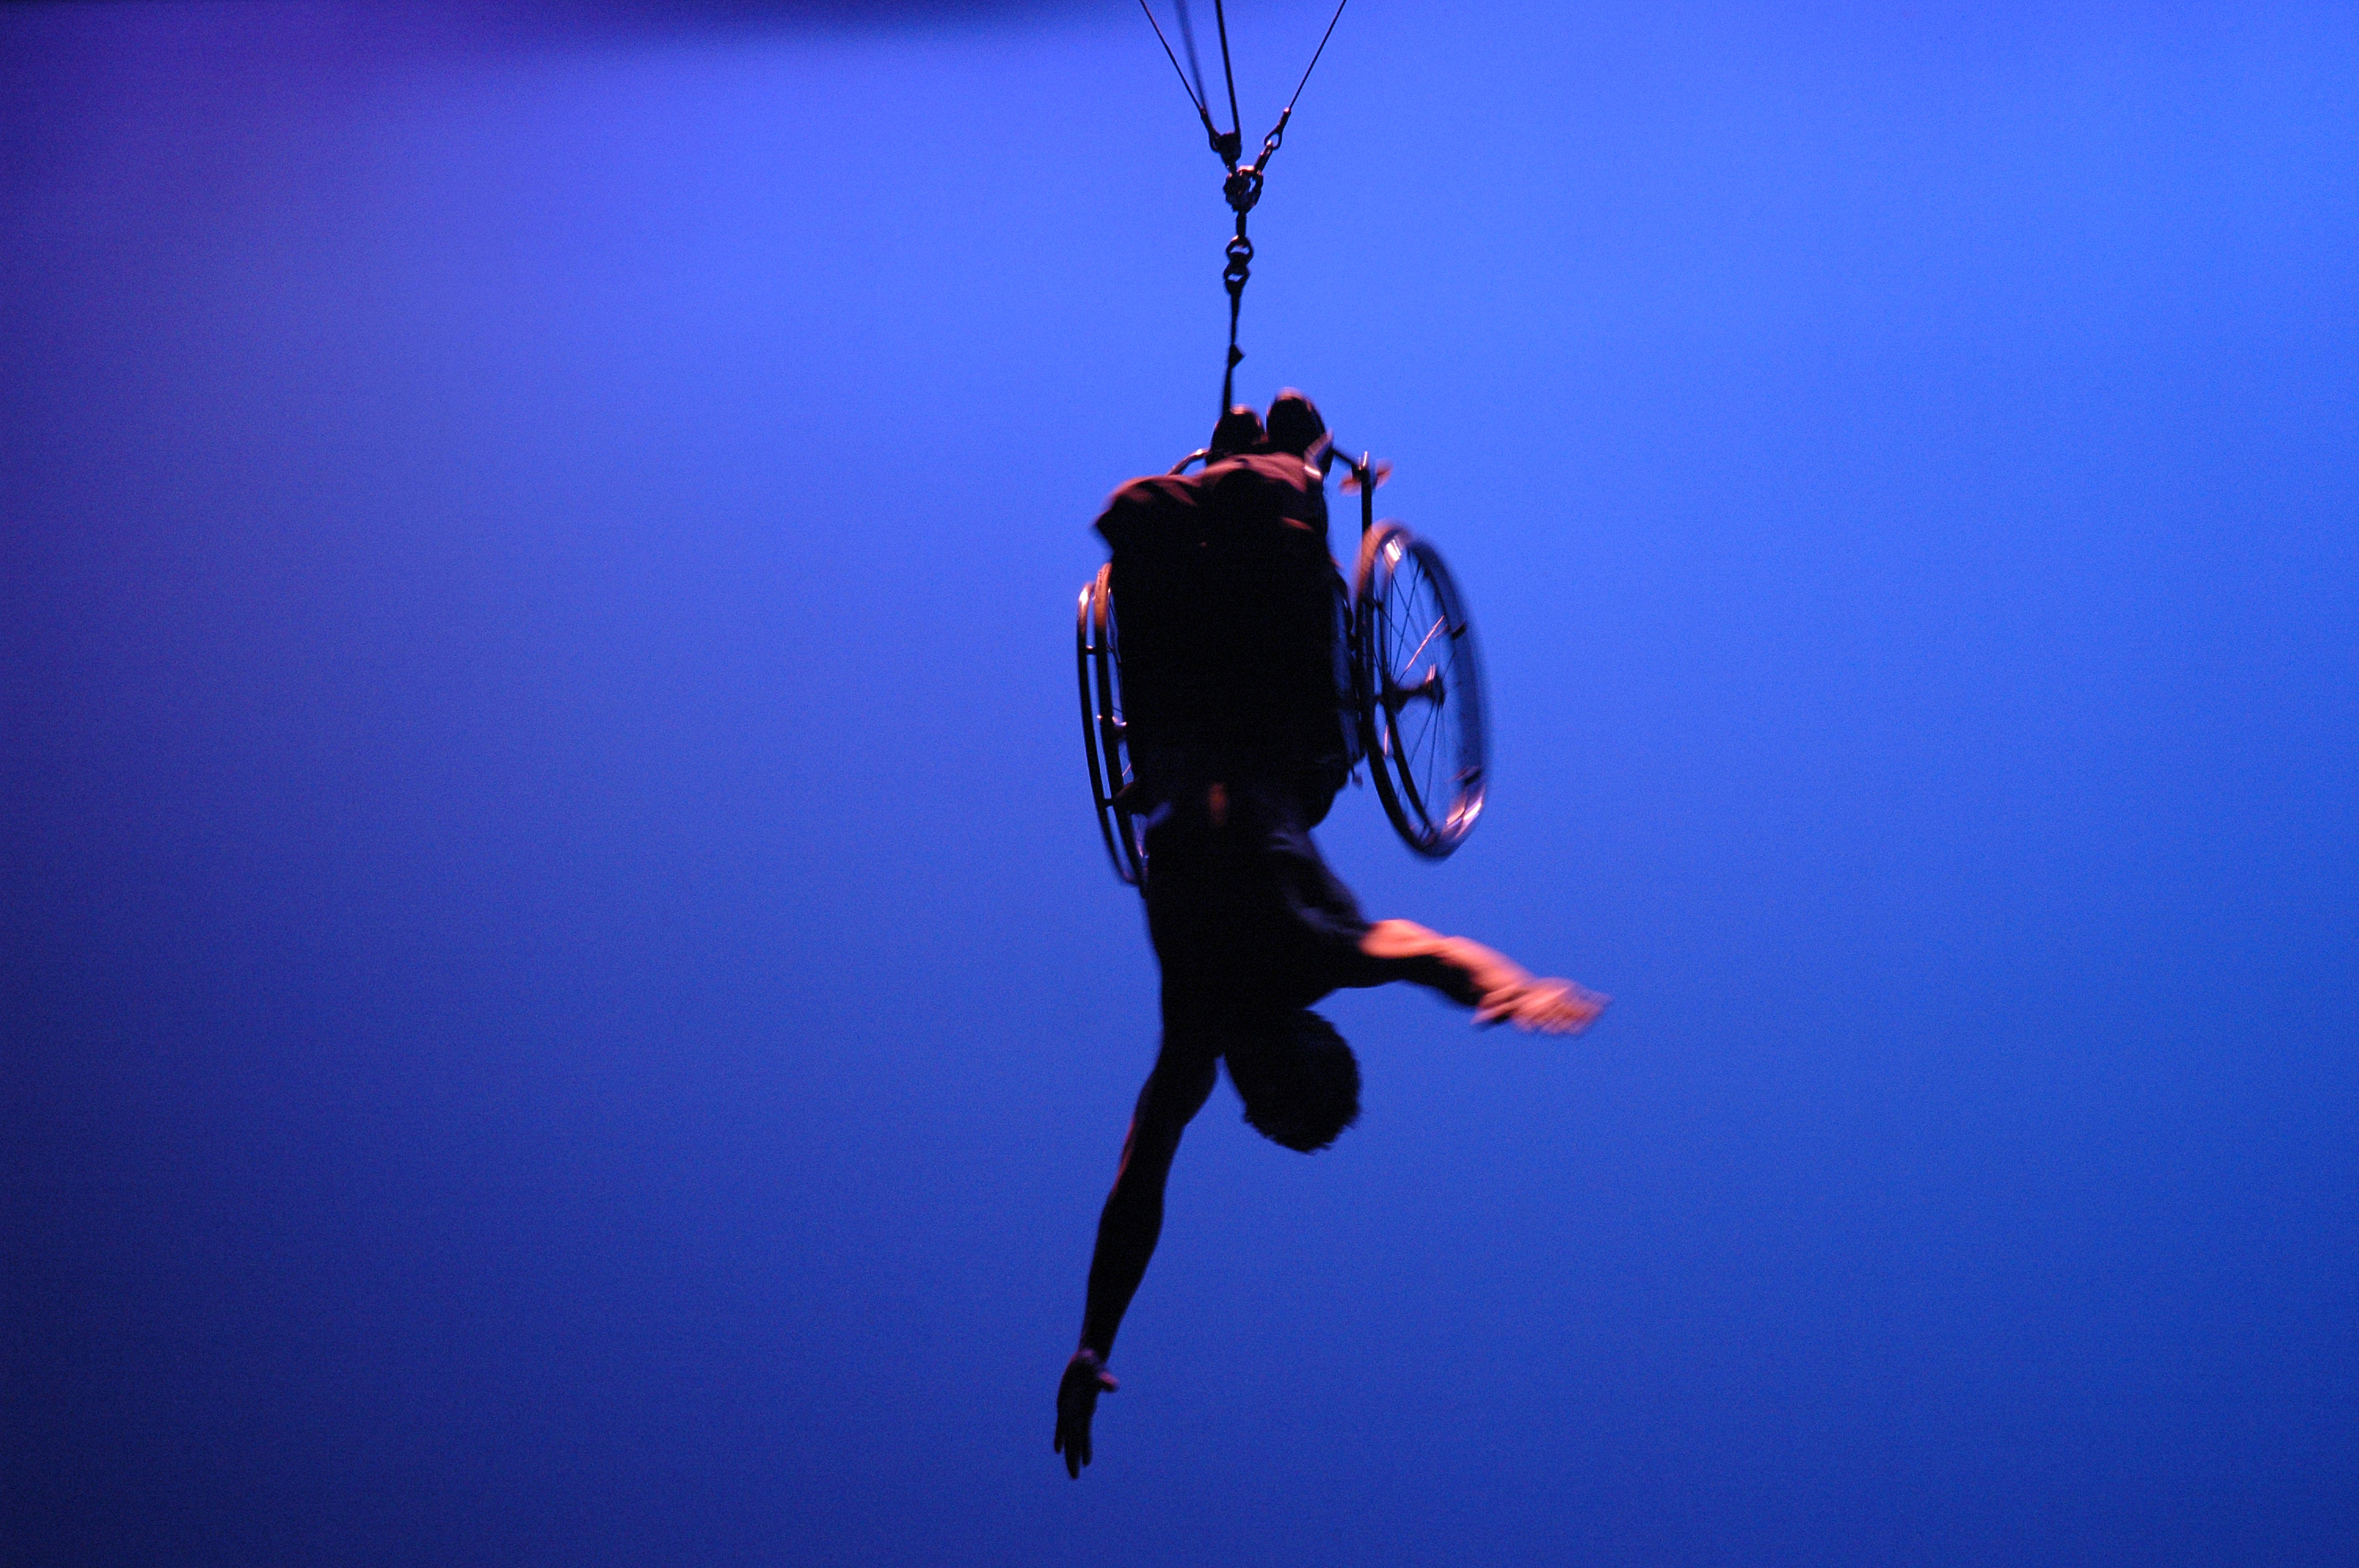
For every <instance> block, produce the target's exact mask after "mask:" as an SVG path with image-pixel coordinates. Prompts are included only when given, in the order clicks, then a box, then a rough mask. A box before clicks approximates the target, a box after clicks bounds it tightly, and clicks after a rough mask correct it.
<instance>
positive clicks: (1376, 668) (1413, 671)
mask: <svg viewBox="0 0 2359 1568" xmlns="http://www.w3.org/2000/svg"><path fill="white" fill-rule="evenodd" d="M1353 589H1354V590H1353V639H1352V640H1353V667H1354V668H1353V673H1354V676H1355V679H1356V684H1357V687H1358V689H1357V692H1356V694H1355V695H1356V697H1357V699H1358V704H1359V710H1360V713H1359V718H1360V738H1361V745H1362V747H1363V749H1364V751H1365V752H1366V753H1367V762H1368V771H1369V772H1370V773H1372V774H1374V775H1375V782H1376V795H1377V796H1378V798H1380V799H1381V800H1383V802H1384V803H1385V815H1386V816H1389V817H1391V818H1392V822H1393V827H1394V828H1395V829H1396V830H1397V832H1398V833H1399V834H1400V836H1401V838H1402V839H1403V840H1405V841H1406V842H1407V843H1408V847H1409V848H1410V849H1414V850H1416V851H1417V852H1418V853H1419V854H1420V855H1425V856H1428V857H1430V858H1431V859H1433V860H1440V859H1441V858H1442V857H1444V856H1446V855H1448V854H1449V853H1450V852H1451V850H1453V849H1457V848H1458V846H1459V845H1461V844H1462V843H1464V842H1465V841H1466V836H1467V834H1469V833H1471V832H1473V829H1474V819H1475V818H1476V817H1477V816H1481V815H1482V812H1483V800H1484V792H1485V790H1486V788H1487V780H1486V777H1485V773H1484V767H1485V762H1486V760H1487V756H1488V752H1487V749H1486V741H1487V736H1486V732H1485V729H1484V704H1483V669H1482V662H1481V660H1480V658H1479V657H1478V655H1477V654H1476V652H1475V647H1474V623H1473V621H1472V620H1470V619H1469V618H1468V617H1467V614H1466V606H1465V602H1464V601H1463V600H1461V599H1460V598H1459V595H1458V585H1457V584H1456V583H1455V582H1453V581H1452V580H1451V576H1450V568H1447V567H1445V566H1443V565H1442V564H1441V556H1440V552H1439V551H1437V550H1436V549H1435V548H1434V547H1433V546H1431V545H1429V544H1427V543H1426V542H1425V541H1424V540H1422V539H1420V538H1419V537H1418V536H1417V535H1414V534H1412V533H1410V532H1409V531H1408V529H1407V528H1405V527H1403V526H1402V525H1401V524H1398V523H1379V524H1376V526H1375V527H1374V528H1371V529H1369V530H1368V532H1367V533H1366V535H1364V537H1363V538H1362V540H1361V543H1360V567H1359V572H1358V575H1357V578H1356V579H1355V581H1354V585H1353Z"/></svg>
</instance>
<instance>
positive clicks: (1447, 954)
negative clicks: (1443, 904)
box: [1360, 920, 1614, 1034]
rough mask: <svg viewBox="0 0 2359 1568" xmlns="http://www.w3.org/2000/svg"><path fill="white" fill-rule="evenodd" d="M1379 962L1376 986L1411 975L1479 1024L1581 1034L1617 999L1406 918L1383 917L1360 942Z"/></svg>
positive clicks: (1415, 980) (1411, 978) (1417, 983)
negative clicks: (1535, 970) (1469, 1010)
mask: <svg viewBox="0 0 2359 1568" xmlns="http://www.w3.org/2000/svg"><path fill="white" fill-rule="evenodd" d="M1360 951H1361V952H1362V953H1363V954H1364V955H1365V956H1366V957H1369V958H1372V959H1374V960H1375V975H1374V976H1373V977H1372V982H1373V983H1381V982H1382V981H1383V980H1408V981H1410V982H1411V983H1413V984H1416V985H1421V986H1425V987H1428V988H1430V989H1433V990H1438V991H1440V993H1441V994H1442V995H1444V996H1446V997H1448V998H1450V1000H1452V1001H1455V1002H1458V1003H1460V1004H1461V1005H1462V1006H1466V1007H1471V1008H1473V1010H1474V1022H1476V1023H1478V1024H1484V1023H1512V1024H1514V1025H1515V1026H1516V1027H1517V1028H1518V1029H1537V1030H1539V1031H1541V1032H1543V1033H1549V1034H1578V1033H1581V1032H1582V1030H1584V1029H1586V1028H1588V1027H1589V1026H1590V1025H1591V1024H1593V1023H1594V1022H1597V1016H1598V1014H1600V1013H1602V1012H1603V1011H1605V1009H1606V1006H1607V1004H1608V1003H1610V1002H1612V1001H1613V1000H1614V999H1613V998H1612V997H1609V996H1606V995H1604V994H1603V993H1602V992H1599V991H1593V990H1591V989H1588V988H1586V987H1584V986H1581V985H1577V984H1575V983H1574V982H1573V981H1571V980H1565V979H1548V978H1545V977H1541V976H1538V975H1534V974H1533V973H1532V972H1531V971H1530V970H1529V969H1527V968H1524V967H1523V966H1522V965H1521V964H1518V963H1517V962H1516V961H1515V960H1514V959H1512V958H1509V957H1506V955H1505V954H1502V953H1495V952H1493V951H1492V950H1491V949H1490V948H1488V947H1485V946H1483V945H1482V944H1481V943H1480V942H1470V941H1468V940H1467V939H1466V938H1465V937H1463V936H1444V935H1440V933H1438V932H1433V931H1428V930H1427V929H1426V928H1425V927H1424V926H1422V925H1417V924H1416V923H1414V922H1412V921H1407V920H1379V921H1377V922H1376V923H1375V925H1372V926H1370V927H1369V928H1368V934H1367V935H1365V936H1364V937H1362V938H1361V939H1360Z"/></svg>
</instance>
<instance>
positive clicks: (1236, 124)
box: [1212, 0, 1245, 168]
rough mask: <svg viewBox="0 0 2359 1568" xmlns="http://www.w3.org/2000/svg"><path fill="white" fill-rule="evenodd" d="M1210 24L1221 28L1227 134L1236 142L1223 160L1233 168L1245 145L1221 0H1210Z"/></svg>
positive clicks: (1243, 124)
mask: <svg viewBox="0 0 2359 1568" xmlns="http://www.w3.org/2000/svg"><path fill="white" fill-rule="evenodd" d="M1212 25H1213V26H1214V27H1218V28H1220V29H1221V75H1222V76H1223V77H1224V78H1225V79H1226V80H1227V81H1228V84H1229V135H1230V136H1231V137H1232V138H1233V139H1234V141H1235V143H1236V150H1235V151H1232V152H1230V153H1228V154H1227V155H1226V157H1224V159H1223V161H1224V162H1226V163H1227V164H1228V165H1229V167H1230V168H1235V167H1236V161H1237V152H1239V151H1242V150H1244V147H1245V120H1244V119H1243V117H1241V116H1240V115H1239V114H1237V73H1236V71H1235V70H1233V69H1232V68H1231V67H1230V65H1229V14H1228V11H1227V10H1226V9H1225V8H1224V7H1223V5H1221V0H1212Z"/></svg>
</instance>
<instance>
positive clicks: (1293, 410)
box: [1269, 386, 1327, 469]
mask: <svg viewBox="0 0 2359 1568" xmlns="http://www.w3.org/2000/svg"><path fill="white" fill-rule="evenodd" d="M1326 440H1327V421H1326V420H1324V419H1321V417H1320V416H1319V406H1318V405H1317V404H1315V403H1313V402H1311V401H1310V399H1309V398H1308V397H1305V396H1304V395H1302V394H1300V393H1299V392H1297V391H1295V390H1294V388H1292V387H1290V386H1289V387H1288V388H1287V389H1286V390H1285V391H1283V392H1281V393H1279V394H1278V395H1277V397H1276V398H1274V399H1273V400H1272V401H1271V403H1270V406H1269V447H1270V450H1272V451H1274V452H1291V453H1293V454H1294V455H1295V456H1296V457H1298V458H1300V459H1301V460H1303V461H1305V462H1310V463H1318V464H1319V465H1320V467H1321V469H1324V468H1325V467H1326V464H1325V463H1324V462H1323V461H1321V460H1322V459H1323V458H1324V457H1325V456H1326V450H1327V449H1326Z"/></svg>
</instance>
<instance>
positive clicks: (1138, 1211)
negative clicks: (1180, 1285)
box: [1055, 1031, 1217, 1480]
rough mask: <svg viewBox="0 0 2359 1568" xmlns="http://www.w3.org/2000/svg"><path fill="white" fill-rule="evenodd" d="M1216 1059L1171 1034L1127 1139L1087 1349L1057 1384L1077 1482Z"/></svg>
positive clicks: (1085, 1324) (1061, 1436)
mask: <svg viewBox="0 0 2359 1568" xmlns="http://www.w3.org/2000/svg"><path fill="white" fill-rule="evenodd" d="M1216 1060H1217V1058H1216V1057H1215V1055H1214V1054H1213V1051H1212V1048H1211V1047H1210V1046H1209V1045H1208V1044H1201V1043H1199V1042H1196V1041H1192V1040H1190V1041H1186V1042H1180V1043H1175V1041H1174V1039H1173V1038H1172V1035H1171V1034H1170V1033H1169V1031H1167V1032H1166V1033H1165V1037H1164V1044H1163V1051H1162V1054H1160V1055H1158V1057H1157V1058H1156V1062H1155V1070H1154V1071H1153V1072H1151V1073H1149V1074H1147V1083H1146V1086H1145V1087H1142V1088H1141V1089H1140V1090H1139V1091H1138V1108H1137V1110H1136V1112H1134V1113H1133V1114H1132V1116H1131V1119H1130V1132H1129V1135H1128V1136H1127V1137H1125V1139H1124V1140H1123V1144H1122V1165H1121V1168H1120V1169H1119V1170H1117V1171H1116V1172H1115V1173H1114V1190H1113V1191H1112V1192H1110V1193H1108V1194H1107V1195H1106V1201H1105V1208H1104V1210H1103V1212H1102V1213H1101V1214H1100V1215H1099V1216H1098V1243H1097V1250H1096V1252H1095V1254H1094V1255H1093V1256H1092V1258H1091V1259H1090V1286H1089V1299H1088V1303H1087V1304H1086V1305H1085V1306H1084V1308H1083V1309H1082V1345H1081V1348H1080V1349H1078V1350H1076V1351H1074V1352H1073V1358H1072V1359H1071V1361H1069V1362H1067V1363H1066V1364H1065V1375H1064V1378H1063V1380H1062V1381H1060V1383H1059V1384H1058V1387H1057V1437H1056V1444H1055V1446H1056V1451H1057V1452H1058V1453H1060V1454H1063V1455H1064V1456H1065V1470H1066V1473H1067V1474H1068V1475H1071V1476H1072V1477H1073V1478H1074V1479H1076V1480H1079V1479H1080V1478H1081V1474H1082V1466H1083V1465H1087V1464H1088V1463H1089V1462H1090V1422H1091V1421H1092V1419H1093V1417H1094V1416H1095V1415H1096V1414H1097V1407H1098V1396H1099V1395H1100V1394H1110V1393H1112V1392H1114V1390H1115V1389H1117V1388H1118V1387H1120V1385H1119V1384H1117V1383H1116V1382H1115V1381H1114V1377H1113V1375H1112V1374H1111V1373H1109V1372H1108V1371H1107V1370H1106V1369H1105V1363H1106V1357H1109V1356H1111V1355H1112V1354H1113V1353H1114V1335H1115V1334H1116V1333H1118V1332H1119V1331H1120V1330H1121V1328H1122V1319H1123V1314H1125V1313H1126V1312H1128V1311H1129V1310H1130V1301H1131V1298H1132V1297H1133V1296H1135V1295H1136V1294H1137V1293H1138V1283H1139V1281H1141V1280H1143V1279H1145V1278H1146V1277H1147V1260H1149V1259H1151V1258H1153V1257H1154V1256H1155V1243H1156V1241H1157V1240H1158V1238H1160V1237H1161V1236H1162V1234H1163V1189H1164V1186H1165V1184H1166V1183H1167V1182H1168V1180H1169V1177H1170V1174H1171V1161H1172V1157H1173V1156H1174V1155H1176V1154H1178V1153H1179V1152H1180V1134H1181V1133H1182V1132H1184V1131H1186V1130H1187V1128H1188V1123H1189V1122H1190V1121H1191V1120H1193V1119H1195V1115H1196V1113H1197V1112H1198V1111H1200V1110H1201V1109H1202V1108H1204V1101H1205V1100H1206V1099H1207V1098H1210V1097H1211V1095H1212V1084H1213V1081H1214V1079H1215V1077H1216V1076H1217V1070H1216V1068H1215V1065H1214V1064H1215V1061H1216Z"/></svg>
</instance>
